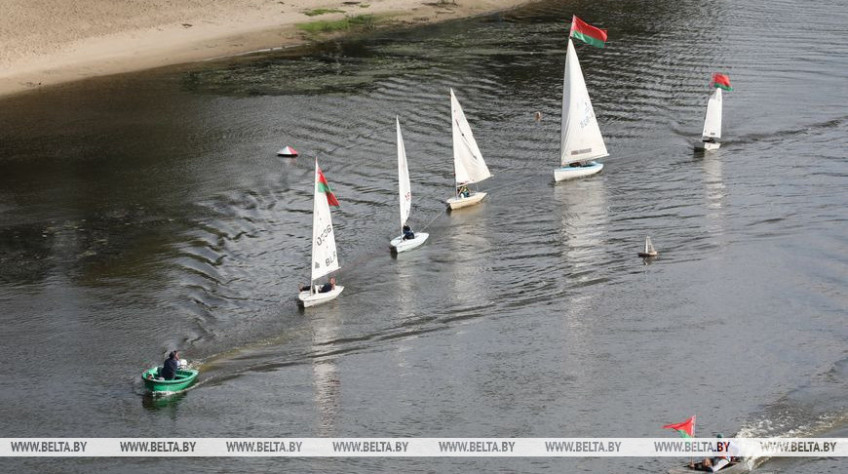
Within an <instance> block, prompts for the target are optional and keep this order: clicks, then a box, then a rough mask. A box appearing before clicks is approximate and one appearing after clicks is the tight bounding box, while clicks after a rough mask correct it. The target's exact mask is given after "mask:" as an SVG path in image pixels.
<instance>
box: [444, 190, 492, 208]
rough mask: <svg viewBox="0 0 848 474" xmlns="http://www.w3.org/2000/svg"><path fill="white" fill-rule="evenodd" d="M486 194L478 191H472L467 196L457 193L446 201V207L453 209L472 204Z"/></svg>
mask: <svg viewBox="0 0 848 474" xmlns="http://www.w3.org/2000/svg"><path fill="white" fill-rule="evenodd" d="M486 195H487V193H484V192H480V191H475V192H472V193H470V194H469V195H468V196H467V197H464V196H460V195H459V194H457V196H456V197H452V198H449V199H448V200H447V201H446V202H447V203H448V207H449V208H450V209H451V210H452V211H453V210H457V209H462V208H463V207H468V206H473V205H475V204H477V203H478V202H480V201H482V200H483V198H484V197H486Z"/></svg>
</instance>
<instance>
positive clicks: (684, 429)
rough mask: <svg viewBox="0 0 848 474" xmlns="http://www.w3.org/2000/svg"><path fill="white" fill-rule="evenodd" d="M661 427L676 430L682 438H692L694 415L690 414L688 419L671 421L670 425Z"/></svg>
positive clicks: (693, 435) (693, 434)
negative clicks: (677, 421) (678, 421)
mask: <svg viewBox="0 0 848 474" xmlns="http://www.w3.org/2000/svg"><path fill="white" fill-rule="evenodd" d="M663 429H670V430H677V432H678V433H680V436H683V437H684V438H694V437H695V415H692V417H691V418H689V419H688V420H686V421H684V422H681V423H672V424H670V425H665V426H663Z"/></svg>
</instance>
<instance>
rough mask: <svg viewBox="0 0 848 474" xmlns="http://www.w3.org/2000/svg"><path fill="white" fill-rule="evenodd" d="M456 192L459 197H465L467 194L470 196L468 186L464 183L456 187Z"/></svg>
mask: <svg viewBox="0 0 848 474" xmlns="http://www.w3.org/2000/svg"><path fill="white" fill-rule="evenodd" d="M456 193H457V194H458V195H459V197H461V198H467V197H468V196H471V193H470V192H469V191H468V186H466V185H464V184H463V185H462V186H460V187H459V189H457V191H456Z"/></svg>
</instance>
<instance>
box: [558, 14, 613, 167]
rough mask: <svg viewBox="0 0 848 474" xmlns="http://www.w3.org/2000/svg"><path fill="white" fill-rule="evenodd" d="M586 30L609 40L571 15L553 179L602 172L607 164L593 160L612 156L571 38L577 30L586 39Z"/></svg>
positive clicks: (579, 35) (604, 31)
mask: <svg viewBox="0 0 848 474" xmlns="http://www.w3.org/2000/svg"><path fill="white" fill-rule="evenodd" d="M583 30H586V31H590V32H594V33H593V34H594V35H596V36H598V37H602V38H603V40H604V41H605V40H606V30H601V29H599V28H595V27H593V26H591V25H588V24H586V23H584V22H583V20H581V19H579V18H577V17H576V16H575V17H573V18H572V20H571V33H570V35H569V37H568V49H567V50H566V55H565V73H564V79H563V86H562V122H561V124H560V165H561V166H560V167H559V168H556V169H554V181H557V182H559V181H565V180H569V179H576V178H582V177H584V176H591V175H593V174H596V173H600V172H601V170H602V169H604V165H603V164H601V163H598V162H597V161H594V160H595V159H597V158H603V157H605V156H608V155H609V153H607V147H606V145H605V144H604V137H603V136H602V135H601V129H600V127H599V126H598V119H597V117H595V111H594V109H593V108H592V101H591V100H590V99H589V91H588V89H586V81H585V80H584V79H583V70H582V69H581V68H580V61H578V59H577V52H576V51H575V50H574V43H573V42H572V41H571V37H572V36H574V35H575V32H577V33H578V37H579V38H581V39H583V38H586V36H585V35H583V34H580V33H581V31H583ZM584 41H586V40H585V39H584ZM596 41H600V40H596ZM589 44H593V43H589ZM601 44H602V43H601Z"/></svg>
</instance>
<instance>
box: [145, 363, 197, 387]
mask: <svg viewBox="0 0 848 474" xmlns="http://www.w3.org/2000/svg"><path fill="white" fill-rule="evenodd" d="M197 374H198V372H197V371H196V370H193V369H179V370H177V375H176V377H174V378H173V379H172V380H165V379H163V378H161V377H159V367H153V368H152V369H148V370H145V371H144V372H143V373H142V374H141V380H142V381H144V387H145V388H147V390H150V391H151V392H179V391H180V390H185V389H186V388H188V387H189V386H190V385H191V384H193V383H194V381H195V380H197Z"/></svg>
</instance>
